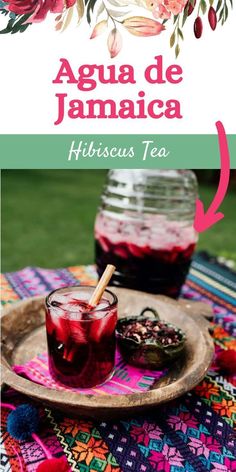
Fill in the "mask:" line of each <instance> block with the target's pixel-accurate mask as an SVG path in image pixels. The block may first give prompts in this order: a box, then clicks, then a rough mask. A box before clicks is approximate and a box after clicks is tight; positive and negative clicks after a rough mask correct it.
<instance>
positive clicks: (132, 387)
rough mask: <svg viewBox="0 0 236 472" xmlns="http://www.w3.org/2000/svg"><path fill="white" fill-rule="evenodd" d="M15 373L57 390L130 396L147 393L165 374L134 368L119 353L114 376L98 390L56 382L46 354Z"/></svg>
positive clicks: (18, 368) (35, 358)
mask: <svg viewBox="0 0 236 472" xmlns="http://www.w3.org/2000/svg"><path fill="white" fill-rule="evenodd" d="M14 371H15V372H16V373H17V374H19V375H22V376H23V377H26V378H28V379H30V380H32V381H33V382H36V383H39V384H42V385H44V386H46V387H48V388H57V390H69V391H72V390H73V391H74V392H78V393H79V392H81V393H85V394H89V395H91V394H92V395H104V394H108V393H109V394H112V395H118V394H119V395H128V394H130V393H137V392H145V391H146V390H149V389H150V387H151V386H152V385H153V383H154V382H155V380H158V379H160V378H161V377H162V375H163V374H164V371H151V370H147V369H139V368H136V367H132V366H131V365H128V364H126V362H124V360H123V358H122V356H121V354H120V353H119V351H118V350H117V351H116V363H115V371H114V375H113V376H112V378H111V379H110V380H108V381H107V382H106V383H105V384H103V385H101V386H98V387H96V388H83V389H79V388H66V387H65V386H62V385H60V384H59V383H57V382H55V381H54V380H53V379H52V377H51V375H50V373H49V369H48V355H47V353H46V352H44V353H42V354H39V355H38V356H35V357H34V358H33V359H32V360H31V361H29V362H26V364H24V365H15V366H14Z"/></svg>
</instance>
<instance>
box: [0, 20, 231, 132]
mask: <svg viewBox="0 0 236 472" xmlns="http://www.w3.org/2000/svg"><path fill="white" fill-rule="evenodd" d="M193 15H194V14H193ZM193 15H191V17H189V20H188V21H187V23H186V25H185V27H184V30H183V31H184V35H185V40H184V42H183V43H182V45H181V53H180V56H179V58H178V59H177V60H176V59H175V57H174V51H173V50H172V49H170V47H169V37H170V34H171V32H172V29H173V26H172V25H169V26H167V30H166V31H165V32H162V33H161V34H160V35H159V36H156V37H152V38H138V37H135V36H132V35H131V34H129V33H127V32H125V31H124V28H122V30H121V31H122V36H123V48H122V51H121V53H120V54H119V55H118V57H117V58H115V59H113V60H111V59H110V58H109V54H108V51H107V47H106V39H107V37H106V33H105V34H103V35H101V36H100V37H98V38H95V39H93V40H90V39H89V36H90V34H91V31H90V29H89V28H88V27H87V25H86V22H84V24H82V25H80V26H79V27H75V26H74V25H73V26H72V27H71V28H69V29H68V30H67V31H65V32H63V33H57V32H55V31H54V23H53V21H54V20H53V21H52V19H50V18H49V19H48V20H46V22H44V23H39V24H35V25H32V26H30V27H29V28H28V29H27V31H26V32H24V33H22V34H15V35H9V34H8V35H1V36H0V51H1V57H0V61H1V65H0V67H1V71H0V92H1V98H0V100H1V103H0V133H1V134H7V133H60V134H63V133H66V134H69V133H73V134H74V133H76V134H80V133H155V134H157V133H166V134H178V133H194V134H195V133H203V134H208V133H216V129H215V121H217V120H221V121H222V122H223V124H224V126H225V129H226V132H227V133H235V121H236V120H235V107H236V100H235V84H236V67H235V34H234V32H235V31H236V16H235V13H234V12H233V11H231V12H230V16H229V19H228V21H227V22H226V24H225V25H224V26H223V27H221V25H217V28H216V30H215V31H214V32H213V31H211V29H210V27H209V25H208V24H207V15H205V18H204V20H205V23H204V34H203V36H202V38H201V39H199V40H197V39H195V37H194V35H193V31H192V28H193V21H194V16H193ZM0 20H1V26H2V27H3V22H4V21H5V19H4V18H3V17H1V18H0ZM169 23H170V22H168V24H169ZM168 24H167V25H168ZM160 54H162V55H163V56H164V64H165V65H166V67H167V66H168V65H170V64H173V63H179V64H180V65H181V67H182V68H183V81H182V83H181V84H179V85H171V84H164V85H149V84H147V83H146V82H145V80H144V79H143V70H144V69H145V67H147V65H149V64H151V63H153V62H154V61H153V58H154V56H155V55H160ZM60 57H65V58H67V59H68V60H69V61H70V63H71V65H72V66H73V70H74V72H75V73H76V70H77V68H78V67H79V66H80V65H82V64H86V63H90V64H92V63H96V64H104V65H108V64H116V66H117V69H118V67H119V65H120V64H125V63H130V64H132V65H133V67H134V68H135V73H136V80H137V84H136V85H132V86H129V85H101V86H99V85H98V86H97V88H96V89H95V90H94V91H93V92H90V93H85V92H80V91H79V90H78V89H77V87H76V85H67V84H63V85H60V86H59V85H53V84H52V80H53V79H54V78H55V76H56V74H57V71H58V69H59V58H60ZM139 90H144V91H145V93H146V98H147V100H148V99H149V101H150V100H153V99H155V98H159V99H163V100H166V99H169V98H175V99H178V100H179V101H180V102H181V109H182V114H183V118H182V119H181V120H176V119H175V120H168V119H166V118H162V119H159V120H154V119H150V118H149V119H136V120H122V119H115V120H102V119H93V120H91V119H85V120H80V119H76V120H71V119H69V118H67V119H65V120H64V122H63V123H62V124H61V125H59V126H55V125H54V121H55V120H56V118H57V100H56V98H55V93H58V92H60V93H63V92H64V93H65V92H67V93H68V94H69V95H70V98H77V99H81V100H87V99H89V98H90V99H91V98H100V99H105V98H113V99H116V100H117V102H119V101H120V100H121V99H124V98H131V99H133V100H137V99H138V91H139Z"/></svg>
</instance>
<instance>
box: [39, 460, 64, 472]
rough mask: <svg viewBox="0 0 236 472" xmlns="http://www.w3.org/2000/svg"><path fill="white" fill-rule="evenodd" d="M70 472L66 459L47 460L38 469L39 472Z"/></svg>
mask: <svg viewBox="0 0 236 472" xmlns="http://www.w3.org/2000/svg"><path fill="white" fill-rule="evenodd" d="M49 471H50V472H69V471H70V466H69V464H68V462H67V461H66V459H65V458H64V457H61V458H60V459H47V460H46V461H44V462H42V463H41V464H40V465H39V466H38V468H37V472H49Z"/></svg>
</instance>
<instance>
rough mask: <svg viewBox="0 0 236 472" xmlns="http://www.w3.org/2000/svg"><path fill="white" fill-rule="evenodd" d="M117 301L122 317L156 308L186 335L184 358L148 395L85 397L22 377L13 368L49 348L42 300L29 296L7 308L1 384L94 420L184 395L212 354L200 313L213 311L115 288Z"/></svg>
mask: <svg viewBox="0 0 236 472" xmlns="http://www.w3.org/2000/svg"><path fill="white" fill-rule="evenodd" d="M111 290H112V291H114V292H115V293H116V294H117V296H118V299H119V317H123V316H128V315H132V314H134V315H137V314H139V313H140V312H141V310H142V309H143V308H144V307H146V306H149V307H150V306H151V307H153V308H155V309H156V310H157V311H158V313H159V314H160V317H161V318H162V319H165V320H168V321H170V322H173V323H174V324H175V325H177V326H179V327H180V328H182V330H183V331H185V333H186V335H187V342H186V348H185V351H184V355H183V356H182V358H181V360H179V361H178V362H176V363H175V364H174V365H173V366H172V367H171V369H169V372H168V374H167V375H166V376H165V377H163V378H162V379H161V380H159V381H157V382H156V384H154V385H153V386H152V388H151V390H149V391H148V392H144V393H143V392H142V393H133V394H129V395H102V396H94V395H85V394H79V393H74V392H68V391H57V390H54V389H48V388H46V387H43V386H41V385H38V384H36V383H33V382H32V381H30V380H27V379H24V378H22V377H20V376H19V375H17V374H16V373H14V372H13V371H12V369H11V365H13V364H23V363H25V362H26V361H28V360H30V359H32V358H33V357H34V356H35V355H37V354H39V353H40V352H43V351H45V350H46V336H45V334H46V333H45V320H44V318H45V314H44V297H37V298H30V299H27V300H24V301H20V302H17V303H14V304H12V305H11V306H10V307H8V308H5V309H4V310H3V317H2V382H3V383H5V384H7V385H9V386H11V387H13V388H14V389H15V390H18V391H19V392H21V393H23V394H25V395H28V396H30V397H31V398H33V399H35V400H37V401H40V402H43V403H44V404H45V405H49V406H50V407H53V408H58V409H60V410H63V411H65V412H67V413H68V414H76V415H83V416H89V417H92V418H111V417H112V416H113V417H114V416H116V415H117V416H119V417H120V416H121V415H123V414H124V415H126V414H133V413H136V412H138V411H140V410H142V411H143V409H144V408H149V407H152V406H156V405H159V404H161V403H164V402H167V401H169V400H171V399H173V398H177V397H179V396H180V395H183V394H184V393H185V392H187V391H189V390H191V389H192V388H193V387H195V386H196V385H197V384H198V383H199V382H200V381H201V380H202V379H203V377H204V376H205V373H206V371H207V369H208V367H209V365H210V363H211V360H212V356H213V341H212V339H211V336H210V334H209V331H208V329H209V326H210V325H209V322H208V321H206V319H204V318H203V316H201V315H205V316H206V317H210V316H212V313H211V309H210V308H209V307H208V306H207V305H205V304H203V303H199V302H185V301H178V302H177V301H174V300H171V299H169V298H167V297H163V296H155V295H150V294H147V293H144V292H136V291H133V290H127V289H118V288H114V287H112V288H111Z"/></svg>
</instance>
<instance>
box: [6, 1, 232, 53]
mask: <svg viewBox="0 0 236 472" xmlns="http://www.w3.org/2000/svg"><path fill="white" fill-rule="evenodd" d="M137 8H138V10H139V11H141V15H140V16H137V15H136V16H133V15H132V11H134V9H136V10H137ZM232 8H233V0H109V1H108V0H106V1H105V0H8V1H2V0H0V14H2V15H5V16H6V26H5V28H4V29H2V30H1V31H0V34H6V33H10V34H15V33H23V32H24V31H25V30H26V29H27V28H28V27H29V26H31V25H32V24H33V23H38V22H42V21H44V20H45V18H46V17H47V15H48V14H54V15H55V29H56V31H64V30H65V29H67V28H68V27H69V25H70V24H71V23H72V20H73V21H75V22H76V24H77V25H78V24H80V22H81V20H82V19H83V18H85V19H86V21H87V22H88V24H89V25H90V26H91V25H93V24H95V26H94V27H93V29H92V34H91V36H90V38H91V39H93V38H96V37H97V36H98V35H100V34H102V33H103V34H104V33H105V32H107V47H108V50H109V53H110V57H111V58H113V57H115V56H117V54H118V53H119V52H120V50H121V48H122V28H125V30H126V31H128V32H129V33H130V34H132V35H135V36H143V37H144V36H156V35H159V34H161V33H162V31H164V30H165V29H166V27H165V24H166V23H167V22H172V24H173V30H172V33H171V36H170V47H171V48H174V51H175V56H176V57H178V55H179V53H180V48H181V42H182V41H183V40H184V34H183V28H184V25H185V23H186V21H187V20H188V19H189V17H190V16H191V15H192V18H193V33H194V35H195V37H196V38H197V39H199V38H201V36H202V34H203V16H204V15H207V20H208V25H209V27H210V28H211V29H212V30H213V31H214V30H215V29H216V27H217V25H218V24H221V25H223V24H224V23H225V22H226V20H227V19H228V16H229V12H230V10H231V9H232ZM205 27H206V26H204V28H205Z"/></svg>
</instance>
